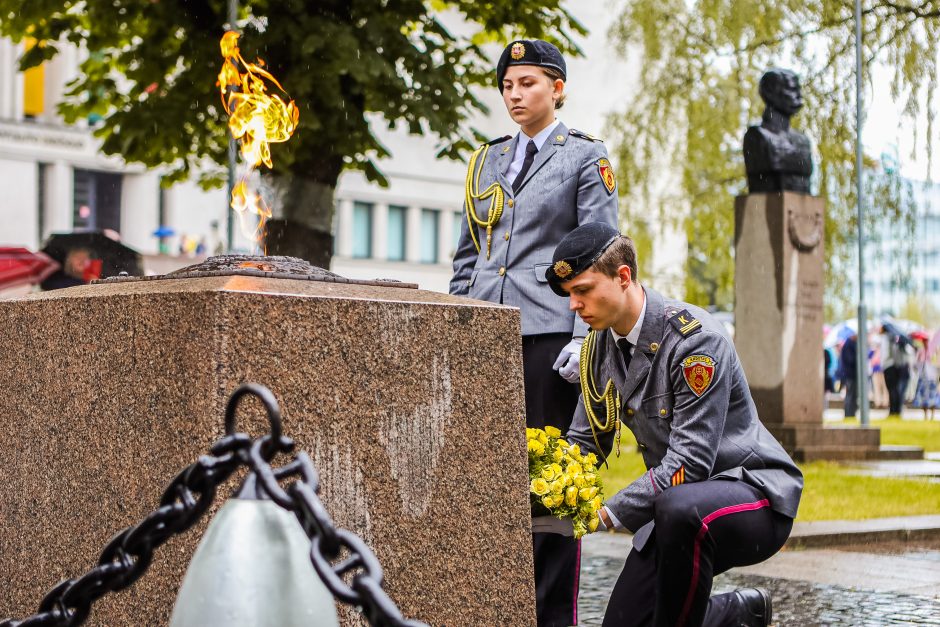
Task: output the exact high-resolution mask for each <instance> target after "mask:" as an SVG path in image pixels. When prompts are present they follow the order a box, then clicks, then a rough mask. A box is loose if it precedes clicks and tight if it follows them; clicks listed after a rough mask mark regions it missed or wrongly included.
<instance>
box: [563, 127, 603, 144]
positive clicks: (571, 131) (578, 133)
mask: <svg viewBox="0 0 940 627" xmlns="http://www.w3.org/2000/svg"><path fill="white" fill-rule="evenodd" d="M568 134H569V135H574V136H575V137H580V138H581V139H586V140H588V141H592V142H602V141H604V140H603V139H600V138H599V137H594V136H593V135H588V134H587V133H585V132H583V131H579V130H578V129H575V128H569V129H568Z"/></svg>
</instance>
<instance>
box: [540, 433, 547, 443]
mask: <svg viewBox="0 0 940 627" xmlns="http://www.w3.org/2000/svg"><path fill="white" fill-rule="evenodd" d="M539 442H541V443H542V444H548V436H547V435H545V432H544V431H539Z"/></svg>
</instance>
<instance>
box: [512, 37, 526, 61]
mask: <svg viewBox="0 0 940 627" xmlns="http://www.w3.org/2000/svg"><path fill="white" fill-rule="evenodd" d="M509 56H511V57H512V58H513V59H515V60H516V61H518V60H519V59H521V58H522V57H524V56H525V45H523V43H522V42H521V41H517V42H516V43H514V44H513V45H512V49H511V50H510V51H509Z"/></svg>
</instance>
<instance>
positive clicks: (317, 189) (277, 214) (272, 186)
mask: <svg viewBox="0 0 940 627" xmlns="http://www.w3.org/2000/svg"><path fill="white" fill-rule="evenodd" d="M262 178H263V181H264V186H265V188H266V190H267V191H268V192H269V194H268V196H270V197H271V199H272V202H271V206H272V209H273V212H274V216H273V217H272V218H271V219H270V220H268V222H267V224H266V225H265V231H264V245H265V252H266V253H267V254H268V255H287V256H290V257H299V258H301V259H306V260H307V261H309V262H310V263H312V264H313V265H315V266H319V267H321V268H324V269H327V270H328V269H329V267H330V260H331V259H332V257H333V233H332V226H333V192H334V191H335V178H334V182H333V184H332V185H329V184H325V183H322V182H318V181H314V180H311V179H308V178H304V177H301V176H297V175H291V174H273V173H268V174H264V175H263V176H262Z"/></svg>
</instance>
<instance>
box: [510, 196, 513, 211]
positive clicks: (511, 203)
mask: <svg viewBox="0 0 940 627" xmlns="http://www.w3.org/2000/svg"><path fill="white" fill-rule="evenodd" d="M512 205H513V202H512V198H510V199H509V208H510V209H512Z"/></svg>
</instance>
